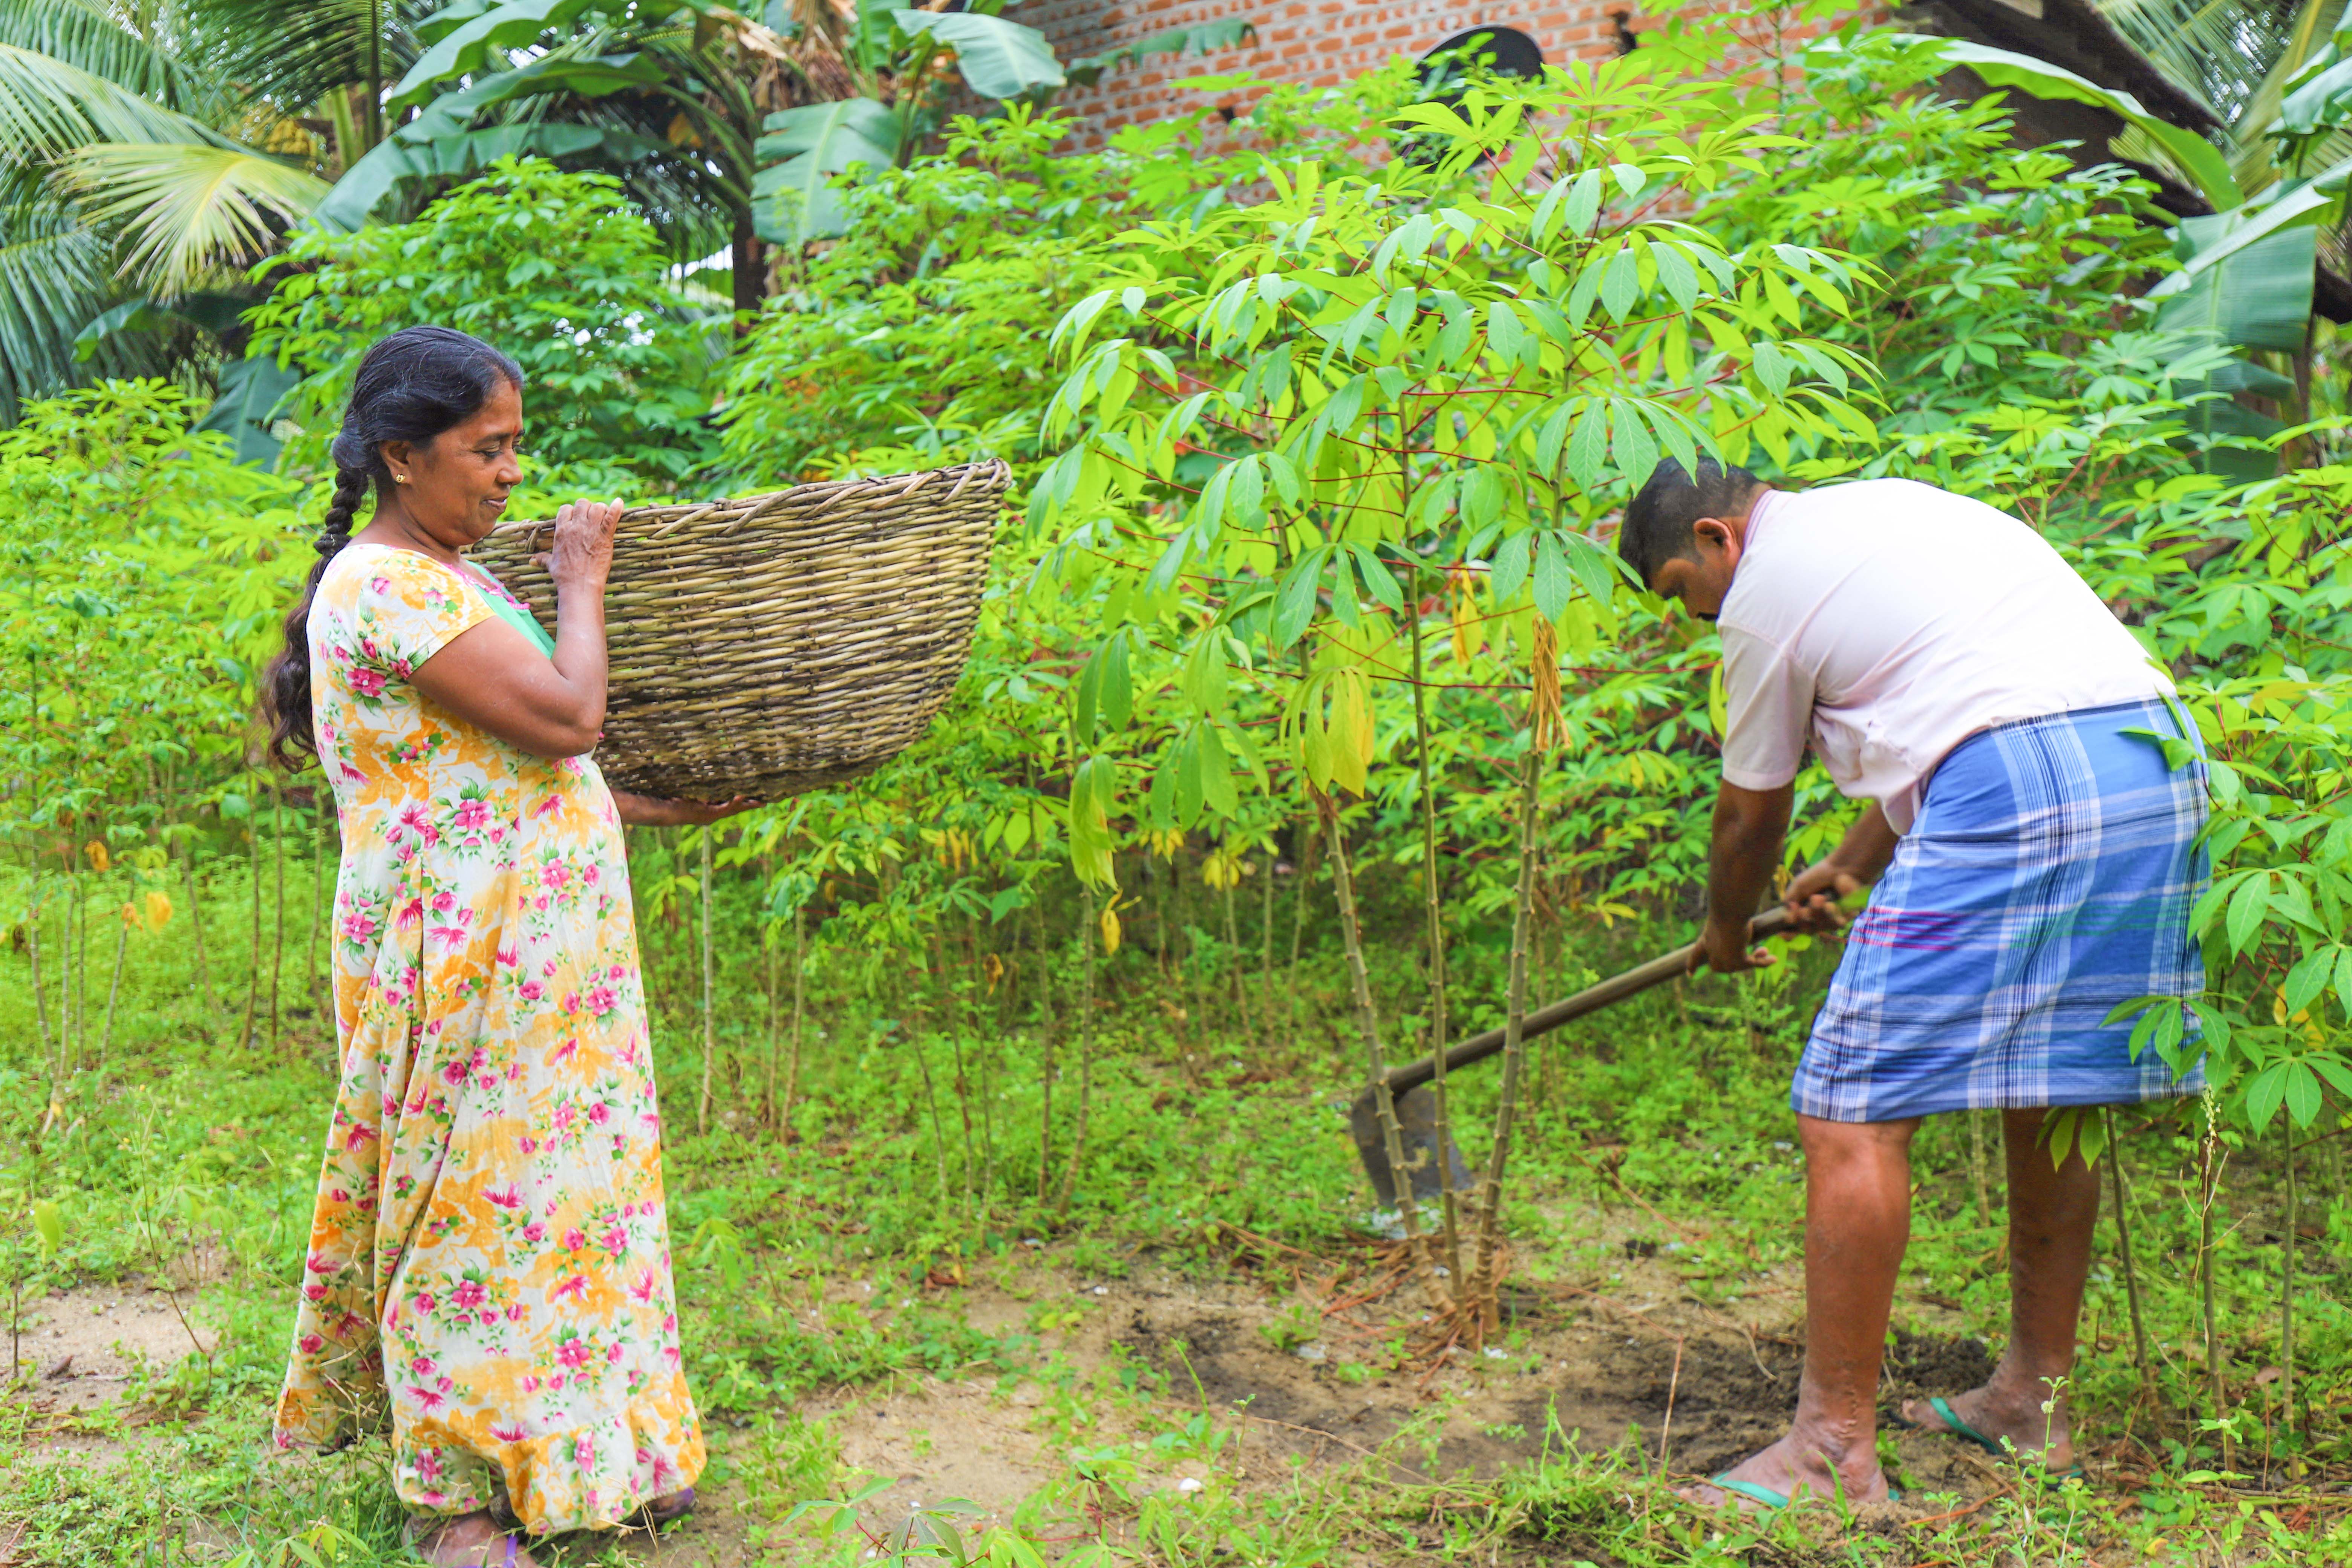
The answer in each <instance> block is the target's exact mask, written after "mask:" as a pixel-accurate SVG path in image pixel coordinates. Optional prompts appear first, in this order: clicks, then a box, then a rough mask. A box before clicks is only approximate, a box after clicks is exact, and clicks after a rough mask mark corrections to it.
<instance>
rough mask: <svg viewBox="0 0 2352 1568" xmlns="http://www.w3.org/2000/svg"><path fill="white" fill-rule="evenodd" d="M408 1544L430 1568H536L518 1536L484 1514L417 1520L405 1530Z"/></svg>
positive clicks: (536, 1563) (535, 1560)
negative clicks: (431, 1566)
mask: <svg viewBox="0 0 2352 1568" xmlns="http://www.w3.org/2000/svg"><path fill="white" fill-rule="evenodd" d="M409 1544H410V1546H411V1547H412V1548H413V1549H414V1550H415V1552H416V1555H417V1556H419V1557H421V1558H423V1559H424V1560H425V1562H427V1563H431V1564H433V1568H539V1560H538V1559H537V1558H535V1557H533V1556H532V1555H531V1554H530V1552H526V1551H524V1550H523V1545H522V1537H521V1536H520V1535H519V1534H515V1533H513V1532H511V1531H506V1530H503V1529H501V1528H499V1523H498V1521H496V1520H494V1519H492V1518H491V1517H490V1516H489V1515H488V1513H486V1512H483V1513H461V1514H459V1515H458V1516H457V1518H455V1519H440V1518H421V1519H418V1520H417V1521H415V1522H414V1523H412V1524H411V1525H410V1527H409Z"/></svg>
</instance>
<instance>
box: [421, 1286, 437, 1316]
mask: <svg viewBox="0 0 2352 1568" xmlns="http://www.w3.org/2000/svg"><path fill="white" fill-rule="evenodd" d="M438 1305H440V1303H439V1302H437V1301H436V1300H434V1299H433V1292H432V1291H430V1290H420V1291H418V1292H417V1296H416V1310H418V1311H420V1312H423V1313H424V1314H425V1316H427V1317H430V1316H432V1314H433V1309H434V1308H435V1307H436V1306H438Z"/></svg>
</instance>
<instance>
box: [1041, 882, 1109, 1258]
mask: <svg viewBox="0 0 2352 1568" xmlns="http://www.w3.org/2000/svg"><path fill="white" fill-rule="evenodd" d="M1112 896H1113V897H1114V898H1116V897H1117V896H1118V895H1117V894H1116V893H1114V894H1113V895H1112ZM1101 920H1102V910H1101V909H1100V907H1099V904H1098V900H1096V899H1095V898H1094V897H1093V895H1091V894H1089V895H1088V896H1087V912H1086V922H1085V924H1083V925H1082V926H1080V927H1079V928H1078V942H1079V943H1080V944H1081V946H1082V949H1083V951H1084V952H1085V954H1086V957H1085V961H1084V963H1083V965H1082V966H1081V968H1080V970H1079V974H1080V979H1079V981H1078V1120H1077V1125H1076V1127H1074V1128H1073V1129H1072V1130H1071V1131H1070V1160H1069V1163H1068V1164H1067V1165H1066V1166H1065V1167H1064V1168H1063V1171H1062V1199H1061V1202H1060V1203H1059V1204H1057V1205H1055V1217H1056V1218H1057V1219H1067V1218H1068V1217H1069V1216H1070V1199H1071V1198H1072V1197H1073V1196H1074V1195H1076V1192H1077V1190H1078V1162H1079V1161H1081V1160H1083V1159H1084V1158H1085V1157H1086V1152H1087V1110H1088V1108H1089V1101H1090V1100H1092V1099H1093V1092H1094V1065H1095V928H1096V927H1097V925H1098V924H1099V923H1100V922H1101Z"/></svg>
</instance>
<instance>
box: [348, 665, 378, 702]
mask: <svg viewBox="0 0 2352 1568" xmlns="http://www.w3.org/2000/svg"><path fill="white" fill-rule="evenodd" d="M345 679H348V680H349V681H350V682H351V683H352V690H353V691H356V692H358V693H359V694H360V695H361V696H362V697H381V696H383V676H381V675H378V674H377V673H376V672H375V671H374V670H373V669H370V668H367V667H366V666H365V665H354V666H352V672H351V674H350V675H349V676H347V677H345Z"/></svg>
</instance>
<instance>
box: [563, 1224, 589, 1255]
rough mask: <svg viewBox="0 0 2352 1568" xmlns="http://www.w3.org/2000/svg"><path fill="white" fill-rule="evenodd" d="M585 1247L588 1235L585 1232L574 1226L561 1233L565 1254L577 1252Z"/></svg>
mask: <svg viewBox="0 0 2352 1568" xmlns="http://www.w3.org/2000/svg"><path fill="white" fill-rule="evenodd" d="M587 1245H588V1233H587V1232H586V1231H584V1230H581V1229H579V1228H578V1227H576V1226H575V1227H573V1228H572V1229H571V1230H567V1231H565V1232H564V1233H563V1250H565V1251H566V1252H577V1251H579V1250H580V1249H581V1248H582V1247H586V1246H587Z"/></svg>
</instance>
